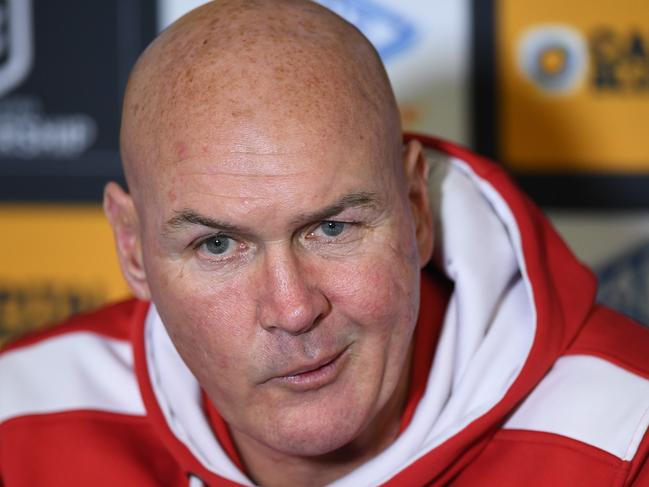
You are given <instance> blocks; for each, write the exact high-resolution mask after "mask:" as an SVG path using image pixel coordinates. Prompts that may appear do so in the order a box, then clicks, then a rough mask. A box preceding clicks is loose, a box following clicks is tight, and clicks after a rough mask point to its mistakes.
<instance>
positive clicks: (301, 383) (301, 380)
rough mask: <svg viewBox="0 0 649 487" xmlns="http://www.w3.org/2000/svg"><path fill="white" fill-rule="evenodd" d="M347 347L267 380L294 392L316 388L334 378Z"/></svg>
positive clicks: (332, 380) (345, 354)
mask: <svg viewBox="0 0 649 487" xmlns="http://www.w3.org/2000/svg"><path fill="white" fill-rule="evenodd" d="M348 350H349V347H346V348H344V349H342V350H341V351H340V352H337V353H335V354H333V355H329V356H327V357H325V358H323V359H321V360H318V361H316V362H314V363H311V364H306V365H303V366H300V367H296V368H295V369H293V370H291V371H289V372H286V373H282V374H281V375H277V376H275V377H273V378H271V379H270V380H269V382H274V383H276V384H278V385H281V386H284V387H286V388H287V389H289V390H292V391H295V392H305V391H310V390H317V389H320V388H322V387H324V386H326V385H329V384H331V383H332V382H334V381H335V380H336V378H337V377H338V375H339V374H340V372H341V371H342V369H343V368H344V365H345V363H346V361H347V355H348V353H347V351H348Z"/></svg>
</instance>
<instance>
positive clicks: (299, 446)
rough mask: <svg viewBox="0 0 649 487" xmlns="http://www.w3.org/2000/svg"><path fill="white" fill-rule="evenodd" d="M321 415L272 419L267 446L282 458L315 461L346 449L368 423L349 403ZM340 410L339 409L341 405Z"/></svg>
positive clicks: (305, 413) (300, 414)
mask: <svg viewBox="0 0 649 487" xmlns="http://www.w3.org/2000/svg"><path fill="white" fill-rule="evenodd" d="M341 402H342V403H345V404H344V406H343V407H339V408H335V407H334V408H327V409H326V410H325V411H322V412H318V411H302V412H299V411H292V412H291V413H290V414H286V415H282V417H281V418H275V419H276V421H274V424H273V425H272V430H271V431H272V434H271V435H269V436H270V438H269V441H267V442H266V443H267V445H268V446H270V447H271V448H272V449H273V450H275V451H280V452H282V453H283V454H285V455H290V456H300V457H315V456H322V455H327V454H329V453H332V452H335V451H336V450H340V449H341V448H343V447H345V446H347V445H350V444H351V443H353V442H354V440H355V439H356V438H358V437H359V436H360V434H361V432H362V431H363V429H364V427H365V426H366V424H367V422H368V416H369V415H368V414H363V413H359V411H365V409H364V408H356V409H355V408H354V407H353V406H352V405H351V401H350V402H346V401H341ZM341 406H342V405H341Z"/></svg>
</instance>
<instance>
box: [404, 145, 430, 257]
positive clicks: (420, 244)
mask: <svg viewBox="0 0 649 487" xmlns="http://www.w3.org/2000/svg"><path fill="white" fill-rule="evenodd" d="M403 165H404V171H405V175H406V181H407V184H408V199H409V201H410V208H411V211H412V216H413V220H414V222H415V234H416V238H417V248H418V250H419V263H420V266H421V267H424V266H425V265H426V264H427V263H428V261H429V260H430V258H431V256H432V253H433V219H432V211H431V208H430V202H429V198H428V175H429V169H430V168H429V166H428V161H427V160H426V155H425V154H424V148H423V147H422V145H421V143H420V142H419V141H417V140H411V141H410V142H408V144H407V145H406V146H405V147H404V152H403Z"/></svg>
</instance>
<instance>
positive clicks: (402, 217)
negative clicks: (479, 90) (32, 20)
mask: <svg viewBox="0 0 649 487" xmlns="http://www.w3.org/2000/svg"><path fill="white" fill-rule="evenodd" d="M422 144H423V145H426V146H427V147H428V149H429V152H430V154H431V160H433V161H434V164H433V165H432V176H430V177H429V172H431V171H429V167H428V163H427V161H426V157H425V155H424V149H423V146H422ZM121 147H122V160H123V163H124V170H125V174H126V178H127V181H128V187H129V191H128V192H127V191H126V190H125V189H123V188H120V187H119V186H118V185H116V184H114V183H110V184H108V185H107V187H106V190H105V195H104V208H105V211H106V214H107V217H108V219H109V221H110V223H111V225H112V227H113V230H114V234H115V241H116V246H117V251H118V255H119V259H120V264H121V267H122V271H123V273H124V276H125V278H126V280H127V282H128V284H129V286H130V288H131V289H132V291H133V294H134V295H135V298H134V299H131V300H129V301H126V302H123V303H119V304H116V305H113V306H110V307H108V308H104V309H102V310H99V311H97V312H95V313H92V314H88V315H84V316H80V317H76V318H73V319H72V320H71V321H69V322H68V323H66V324H63V325H61V326H59V327H56V328H54V329H52V330H51V331H48V332H45V333H42V334H40V335H36V336H33V337H29V338H26V339H24V340H22V341H19V342H17V343H15V344H13V345H10V346H9V347H8V348H7V349H6V350H5V351H4V353H3V355H2V356H0V391H1V394H2V396H0V423H1V424H0V475H1V478H2V482H0V483H3V485H7V486H21V485H29V486H32V485H66V486H71V485H111V486H112V485H138V486H140V485H212V486H221V485H255V484H256V485H263V486H321V485H336V486H373V485H392V486H402V485H406V486H419V485H447V484H449V483H451V484H453V485H460V486H462V485H493V486H503V485H505V486H506V485H512V486H513V485H544V486H545V485H557V486H564V485H565V486H572V485H589V486H604V485H606V486H608V485H616V486H619V485H631V484H634V485H649V473H648V471H647V469H646V468H643V466H644V464H645V460H646V457H647V454H648V452H649V440H648V439H647V437H646V434H645V431H646V429H647V424H648V423H649V415H648V414H647V408H648V407H649V353H647V350H649V336H648V334H647V332H646V331H645V330H644V329H643V328H641V327H640V326H638V325H637V324H635V323H632V322H631V321H630V320H628V319H626V318H624V317H622V316H620V315H617V314H615V313H614V312H612V311H609V310H607V309H605V308H602V307H600V306H597V305H595V304H594V303H593V298H594V292H595V282H594V279H593V277H592V275H591V274H590V272H589V271H588V270H587V269H585V268H584V267H583V266H582V265H581V264H579V263H578V262H577V261H576V260H575V259H574V257H573V256H572V255H571V254H570V252H569V251H568V249H567V248H566V247H565V246H564V245H563V243H562V242H561V241H560V239H559V238H558V236H557V235H556V233H555V232H554V231H553V230H552V229H551V228H550V226H549V225H548V223H547V222H546V221H545V219H544V218H543V217H542V216H541V214H540V212H539V211H538V210H537V209H536V208H535V207H534V206H533V205H532V204H531V203H530V202H529V201H528V200H527V199H526V198H525V197H524V196H522V195H521V194H520V193H519V192H518V191H517V189H516V188H515V187H514V186H513V185H512V183H511V182H510V180H509V179H508V178H507V177H506V175H504V173H503V172H502V171H501V170H500V169H499V168H498V167H497V166H495V165H493V164H492V163H490V162H488V161H484V160H482V159H480V158H479V157H477V156H475V155H473V154H471V153H469V152H468V151H465V150H463V149H460V148H457V147H454V146H452V145H450V144H447V143H443V142H440V141H437V140H435V139H430V138H424V137H419V140H415V139H414V138H409V139H408V140H407V141H406V142H405V144H404V143H403V136H402V133H401V127H400V122H399V116H398V111H397V108H396V103H395V100H394V95H393V93H392V90H391V88H390V85H389V82H388V79H387V77H386V74H385V71H384V69H383V66H382V64H381V62H380V60H379V58H378V56H377V55H376V52H375V51H374V49H373V48H372V47H371V45H370V44H369V43H368V41H367V40H366V39H365V38H364V37H363V36H362V35H361V34H360V33H359V32H358V31H357V30H356V29H354V28H353V27H352V26H350V25H349V24H347V23H346V22H345V21H343V20H342V19H340V18H339V17H337V16H336V15H334V14H332V13H331V12H329V11H327V10H326V9H324V8H322V7H320V6H318V5H316V4H313V3H310V2H305V1H297V0H281V1H267V0H266V1H262V0H259V1H257V0H255V1H251V0H246V1H243V0H231V1H230V0H223V1H219V2H216V3H211V4H208V5H206V6H203V7H201V8H199V9H197V10H194V11H193V12H191V13H190V14H188V15H187V16H185V17H183V18H182V19H180V20H179V21H178V22H176V23H175V24H173V25H172V26H171V27H170V28H169V29H167V30H166V31H165V32H164V33H163V34H162V35H160V37H159V38H158V39H156V40H155V41H154V42H153V43H152V44H151V46H149V48H148V49H147V50H146V51H145V52H144V53H143V55H142V56H141V58H140V59H139V60H138V62H137V65H136V66H135V68H134V70H133V73H132V76H131V78H130V81H129V83H128V87H127V91H126V96H125V101H124V111H123V119H122V132H121ZM429 194H430V196H429ZM433 242H435V243H433ZM433 248H434V249H435V250H434V252H433ZM433 254H434V257H433ZM431 259H432V262H431ZM429 263H430V265H428V264H429ZM427 265H428V266H427ZM425 266H427V270H426V272H424V273H422V272H421V270H422V269H423V268H424V267H425Z"/></svg>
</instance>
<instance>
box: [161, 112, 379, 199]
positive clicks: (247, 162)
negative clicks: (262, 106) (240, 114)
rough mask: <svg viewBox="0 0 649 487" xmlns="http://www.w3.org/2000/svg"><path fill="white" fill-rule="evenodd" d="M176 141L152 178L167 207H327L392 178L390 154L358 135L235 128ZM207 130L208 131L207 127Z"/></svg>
mask: <svg viewBox="0 0 649 487" xmlns="http://www.w3.org/2000/svg"><path fill="white" fill-rule="evenodd" d="M201 131H202V129H199V130H197V131H196V132H193V133H192V134H191V136H189V137H179V136H178V135H179V134H176V137H175V138H174V139H173V140H172V141H170V144H169V150H166V151H164V152H162V153H161V167H162V168H163V170H161V171H158V172H157V177H155V178H154V180H153V181H151V182H152V183H153V182H154V181H155V185H154V187H157V189H158V192H159V196H161V197H162V199H163V201H161V203H164V200H169V201H167V203H174V204H175V206H178V205H192V206H195V207H201V206H210V205H211V204H212V203H214V202H215V201H216V200H219V204H220V206H221V207H222V208H227V207H230V206H231V205H234V206H236V205H243V206H246V205H248V206H250V205H253V206H254V204H253V203H254V202H257V203H260V202H262V201H263V204H264V205H268V206H269V207H270V206H273V207H276V206H278V205H279V206H282V205H283V206H287V207H292V206H296V205H298V206H299V205H305V206H309V205H310V204H313V205H317V204H319V203H323V204H325V203H326V202H327V199H329V198H335V197H338V196H341V195H342V194H344V193H345V192H355V191H367V190H372V191H378V190H380V188H381V187H382V186H384V185H385V183H386V182H387V180H388V179H389V178H390V176H391V171H388V170H387V169H388V168H389V167H390V165H391V161H390V160H387V159H390V158H391V155H389V154H386V153H385V151H380V150H377V148H376V144H372V143H368V141H367V139H366V138H365V137H364V136H363V135H362V134H355V133H350V132H348V131H347V132H345V131H338V130H324V129H323V130H313V128H312V127H306V126H303V125H299V124H292V123H290V121H288V120H285V121H284V123H283V124H282V123H278V124H270V125H269V126H258V125H256V124H252V123H245V124H233V125H232V126H230V127H229V128H228V129H227V130H218V131H214V132H215V133H213V134H212V135H211V136H207V137H200V136H199V135H198V133H199V132H201ZM205 131H206V132H209V131H210V130H209V128H207V129H206V130H205Z"/></svg>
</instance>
